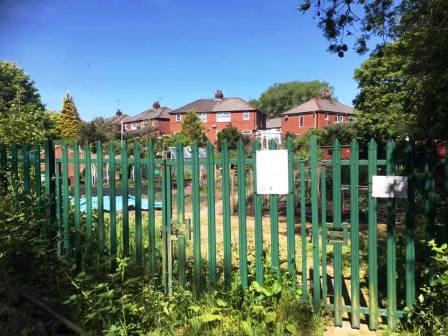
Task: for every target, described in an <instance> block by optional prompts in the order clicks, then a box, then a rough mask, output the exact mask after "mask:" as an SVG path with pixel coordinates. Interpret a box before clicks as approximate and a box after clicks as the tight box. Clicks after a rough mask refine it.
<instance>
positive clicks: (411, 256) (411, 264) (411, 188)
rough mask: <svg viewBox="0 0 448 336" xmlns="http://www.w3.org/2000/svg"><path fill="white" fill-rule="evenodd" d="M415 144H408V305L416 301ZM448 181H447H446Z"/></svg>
mask: <svg viewBox="0 0 448 336" xmlns="http://www.w3.org/2000/svg"><path fill="white" fill-rule="evenodd" d="M414 160H415V144H414V142H408V143H407V144H406V161H407V162H406V175H407V176H408V195H407V196H408V197H407V201H406V306H408V307H410V306H412V305H413V304H414V303H415V182H416V181H415V171H414V169H415V164H414ZM445 183H446V181H445Z"/></svg>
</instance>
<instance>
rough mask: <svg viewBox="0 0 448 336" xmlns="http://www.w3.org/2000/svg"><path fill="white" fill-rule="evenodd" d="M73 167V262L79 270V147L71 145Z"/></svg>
mask: <svg viewBox="0 0 448 336" xmlns="http://www.w3.org/2000/svg"><path fill="white" fill-rule="evenodd" d="M73 166H74V170H73V171H74V183H75V185H74V195H73V196H74V197H73V198H74V203H75V260H76V265H77V267H78V269H80V268H81V192H80V185H79V182H80V181H79V179H80V177H79V146H78V144H77V143H75V144H74V145H73Z"/></svg>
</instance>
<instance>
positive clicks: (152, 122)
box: [151, 119, 156, 127]
mask: <svg viewBox="0 0 448 336" xmlns="http://www.w3.org/2000/svg"><path fill="white" fill-rule="evenodd" d="M151 126H152V127H156V120H155V119H152V120H151Z"/></svg>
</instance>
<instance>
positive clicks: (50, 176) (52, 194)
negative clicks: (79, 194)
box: [45, 140, 56, 239]
mask: <svg viewBox="0 0 448 336" xmlns="http://www.w3.org/2000/svg"><path fill="white" fill-rule="evenodd" d="M55 168H56V159H55V153H54V143H53V140H47V141H46V143H45V196H46V199H47V204H46V207H45V208H46V218H47V236H48V238H50V239H53V238H54V237H55V234H56V228H55V219H56V181H55V179H56V172H55Z"/></svg>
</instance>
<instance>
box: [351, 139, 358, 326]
mask: <svg viewBox="0 0 448 336" xmlns="http://www.w3.org/2000/svg"><path fill="white" fill-rule="evenodd" d="M350 222H351V223H350V224H351V263H352V265H351V280H352V284H351V285H352V286H351V287H352V293H351V301H352V320H351V322H352V328H358V329H359V324H360V322H359V320H360V314H359V310H360V308H359V306H360V303H359V299H360V295H359V292H360V286H359V147H358V142H357V141H356V140H353V141H352V143H351V145H350Z"/></svg>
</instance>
